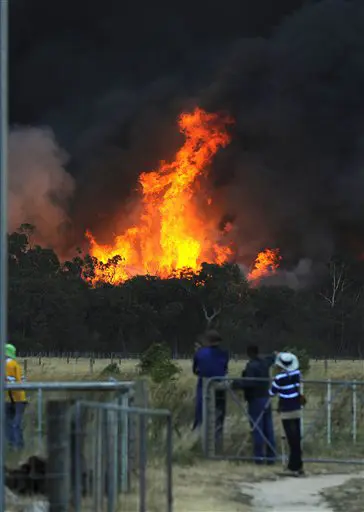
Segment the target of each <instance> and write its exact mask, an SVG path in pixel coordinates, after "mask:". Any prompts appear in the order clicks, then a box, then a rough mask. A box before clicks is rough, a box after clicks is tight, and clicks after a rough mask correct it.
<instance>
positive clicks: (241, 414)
mask: <svg viewBox="0 0 364 512" xmlns="http://www.w3.org/2000/svg"><path fill="white" fill-rule="evenodd" d="M238 380H240V381H241V380H244V379H230V378H225V379H214V378H213V379H207V380H206V381H205V383H204V394H203V395H204V396H203V417H204V420H203V427H202V438H203V450H204V454H205V455H206V456H207V457H209V458H219V459H236V460H251V461H253V460H255V459H254V456H253V442H252V434H253V431H255V432H257V431H258V432H259V433H261V435H262V437H263V439H264V441H265V444H266V445H269V440H268V439H267V437H266V435H265V432H264V429H263V428H262V426H261V423H260V422H259V419H260V418H258V420H257V419H256V421H255V423H254V421H253V420H252V418H251V417H250V416H249V414H248V408H247V404H246V402H245V400H244V395H243V393H242V392H239V391H234V390H233V389H232V386H231V384H232V383H233V382H234V381H238ZM245 380H251V379H245ZM256 380H266V379H256ZM217 389H225V392H226V407H227V409H226V416H225V421H224V426H223V435H222V436H219V435H217V433H218V432H217V414H218V411H217V410H216V399H215V392H216V390H217ZM302 392H303V393H304V395H305V397H306V399H307V404H306V406H305V407H304V408H303V409H302V420H301V431H302V448H303V455H304V458H305V459H304V460H305V461H306V462H325V463H330V462H333V463H344V464H364V381H339V380H337V381H334V380H330V379H328V380H320V381H318V380H317V381H312V380H306V381H303V384H302ZM270 403H271V405H272V415H273V424H274V431H275V441H276V447H275V455H276V458H277V460H281V461H282V462H284V460H283V459H285V454H286V452H287V447H286V442H285V434H284V432H283V429H282V425H281V419H280V415H279V413H278V411H277V405H278V399H277V398H273V399H272V400H271V402H270ZM262 430H263V431H262Z"/></svg>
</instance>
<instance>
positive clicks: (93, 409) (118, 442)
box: [74, 402, 172, 512]
mask: <svg viewBox="0 0 364 512" xmlns="http://www.w3.org/2000/svg"><path fill="white" fill-rule="evenodd" d="M120 415H126V416H127V419H128V423H129V427H130V431H131V430H132V431H133V432H134V434H135V438H134V449H133V451H132V455H131V456H132V460H131V461H130V462H131V464H130V466H129V467H128V468H126V469H127V470H128V469H129V472H128V473H127V474H123V468H122V466H120V465H119V464H118V461H120V460H122V458H123V453H122V451H123V450H122V446H123V438H124V437H125V435H126V433H125V432H124V431H123V429H122V425H123V424H125V422H124V421H120ZM76 418H78V419H77V420H76V424H77V425H78V430H77V433H76V436H77V442H76V447H75V468H76V475H75V492H74V493H75V510H76V512H77V511H81V510H82V511H90V512H91V511H92V512H103V511H107V512H113V511H116V510H118V511H119V510H121V511H122V510H125V511H127V512H134V511H135V512H146V511H147V510H148V512H159V511H160V512H164V511H165V512H171V511H172V423H171V415H170V412H169V411H165V410H158V409H154V410H153V409H143V408H133V407H131V408H124V407H122V406H118V405H115V404H106V403H98V402H78V403H77V405H76ZM90 422H91V423H92V425H91V428H90ZM129 442H130V438H129V440H128V444H129Z"/></svg>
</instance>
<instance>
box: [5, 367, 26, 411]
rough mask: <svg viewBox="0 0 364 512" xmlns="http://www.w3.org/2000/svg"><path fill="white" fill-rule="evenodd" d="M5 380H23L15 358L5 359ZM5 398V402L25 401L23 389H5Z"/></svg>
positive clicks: (13, 381) (9, 381)
mask: <svg viewBox="0 0 364 512" xmlns="http://www.w3.org/2000/svg"><path fill="white" fill-rule="evenodd" d="M6 381H7V382H8V383H9V384H10V383H12V384H13V383H15V382H20V383H21V382H23V379H22V374H21V368H20V364H19V363H18V362H17V361H16V360H15V359H10V357H8V358H7V359H6ZM5 399H6V401H7V402H11V401H13V402H26V401H27V398H26V394H25V391H10V390H9V392H8V391H7V392H6V396H5Z"/></svg>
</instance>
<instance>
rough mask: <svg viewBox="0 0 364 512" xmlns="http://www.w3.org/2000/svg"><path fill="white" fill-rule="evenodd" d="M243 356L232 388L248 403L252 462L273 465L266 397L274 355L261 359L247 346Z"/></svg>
mask: <svg viewBox="0 0 364 512" xmlns="http://www.w3.org/2000/svg"><path fill="white" fill-rule="evenodd" d="M246 353H247V356H248V358H249V361H248V363H247V365H246V367H245V369H244V370H243V372H242V378H243V379H242V380H241V381H238V382H236V383H235V384H234V385H233V389H242V390H243V391H244V394H245V400H246V401H247V403H248V414H249V421H250V425H251V428H252V433H253V446H254V461H255V463H256V464H262V463H263V462H264V461H265V460H266V461H267V463H268V464H273V463H274V462H275V458H276V452H275V446H276V445H275V437H274V429H273V419H272V408H271V405H270V397H269V387H270V381H269V378H270V374H269V372H270V368H271V366H272V365H273V364H274V362H275V359H276V353H274V354H272V355H270V356H268V357H265V358H262V357H260V356H259V348H258V347H257V346H256V345H249V346H248V347H247V351H246ZM244 377H245V378H246V379H247V380H245V379H244ZM254 379H257V380H254ZM258 379H266V380H258Z"/></svg>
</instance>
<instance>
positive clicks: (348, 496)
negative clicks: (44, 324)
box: [322, 477, 364, 512]
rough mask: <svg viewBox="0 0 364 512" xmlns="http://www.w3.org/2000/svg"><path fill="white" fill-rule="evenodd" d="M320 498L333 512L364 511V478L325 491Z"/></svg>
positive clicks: (348, 481) (351, 480)
mask: <svg viewBox="0 0 364 512" xmlns="http://www.w3.org/2000/svg"><path fill="white" fill-rule="evenodd" d="M322 496H323V497H324V498H325V500H326V502H327V503H328V504H329V506H330V507H331V509H332V510H333V512H361V511H362V510H364V477H362V478H352V479H350V480H347V481H346V482H345V483H344V484H342V485H338V486H337V487H331V488H330V489H325V490H324V491H323V492H322Z"/></svg>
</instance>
